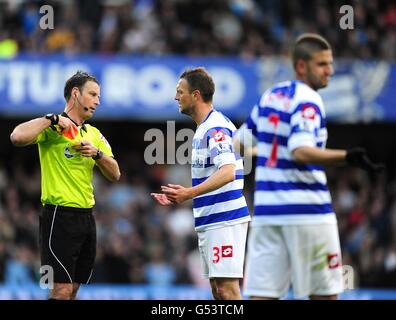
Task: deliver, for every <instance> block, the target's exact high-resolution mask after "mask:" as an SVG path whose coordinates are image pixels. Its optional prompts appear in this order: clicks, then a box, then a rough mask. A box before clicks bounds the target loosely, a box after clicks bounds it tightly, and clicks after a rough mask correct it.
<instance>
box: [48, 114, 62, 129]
mask: <svg viewBox="0 0 396 320" xmlns="http://www.w3.org/2000/svg"><path fill="white" fill-rule="evenodd" d="M45 118H46V119H48V120H50V121H51V126H54V125H56V124H58V122H59V116H58V115H57V114H55V113H48V114H46V115H45Z"/></svg>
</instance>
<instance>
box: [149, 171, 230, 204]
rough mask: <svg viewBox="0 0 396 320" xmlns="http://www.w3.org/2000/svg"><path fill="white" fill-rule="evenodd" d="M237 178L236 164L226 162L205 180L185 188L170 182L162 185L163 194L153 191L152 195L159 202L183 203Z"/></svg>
mask: <svg viewBox="0 0 396 320" xmlns="http://www.w3.org/2000/svg"><path fill="white" fill-rule="evenodd" d="M234 179H235V165H234V164H226V165H224V166H222V167H220V168H219V169H218V170H217V171H216V172H215V173H214V174H212V175H211V176H210V177H209V178H208V179H206V180H205V181H204V182H202V183H200V184H198V185H196V186H194V187H191V188H185V187H183V186H180V185H175V184H168V185H167V186H162V187H161V191H162V192H163V193H162V194H158V193H152V194H151V195H152V196H153V197H154V199H155V200H157V202H158V203H159V204H162V205H170V204H172V203H182V202H184V201H186V200H190V199H192V198H194V197H197V196H199V195H202V194H205V193H208V192H211V191H214V190H217V189H219V188H221V187H222V186H224V185H225V184H227V183H229V182H231V181H234Z"/></svg>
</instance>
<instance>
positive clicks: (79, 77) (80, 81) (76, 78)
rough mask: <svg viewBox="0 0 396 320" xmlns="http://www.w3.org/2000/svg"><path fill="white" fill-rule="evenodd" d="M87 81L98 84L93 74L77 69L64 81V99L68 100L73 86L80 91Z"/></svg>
mask: <svg viewBox="0 0 396 320" xmlns="http://www.w3.org/2000/svg"><path fill="white" fill-rule="evenodd" d="M87 81H93V82H96V83H97V84H99V81H98V80H97V79H96V78H95V76H94V75H92V74H89V73H87V72H84V71H81V70H78V71H77V72H76V73H75V74H73V75H72V76H71V77H70V78H69V79H68V80H67V81H66V83H65V89H64V92H63V95H64V97H65V99H66V101H69V99H70V96H71V92H72V89H73V88H74V87H77V88H78V89H79V90H80V91H81V89H82V87H83V86H84V84H85V83H86V82H87Z"/></svg>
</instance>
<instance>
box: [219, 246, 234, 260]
mask: <svg viewBox="0 0 396 320" xmlns="http://www.w3.org/2000/svg"><path fill="white" fill-rule="evenodd" d="M232 253H233V250H232V246H221V257H222V258H232Z"/></svg>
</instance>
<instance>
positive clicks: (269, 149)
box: [235, 34, 382, 299]
mask: <svg viewBox="0 0 396 320" xmlns="http://www.w3.org/2000/svg"><path fill="white" fill-rule="evenodd" d="M292 60H293V66H294V70H295V76H296V80H293V81H286V82H282V83H279V84H277V85H275V86H274V87H272V88H270V89H269V90H267V91H266V92H265V93H264V94H263V96H262V97H261V99H260V100H259V103H258V104H257V105H256V106H254V108H253V110H252V112H251V114H250V116H249V117H248V118H247V120H246V122H245V123H244V124H243V125H242V126H241V128H240V129H239V130H238V132H237V134H236V138H235V144H236V145H237V146H238V140H239V141H240V142H241V143H242V147H243V149H247V148H246V147H249V150H250V151H252V150H253V151H252V152H251V153H252V154H256V155H257V161H256V172H255V180H256V186H255V195H254V216H253V218H252V222H251V224H250V229H249V237H248V250H247V258H246V262H247V263H246V274H245V283H244V294H246V295H247V296H249V297H251V298H252V299H278V298H281V297H283V296H285V295H286V293H287V291H288V289H289V287H290V284H291V283H292V286H293V291H294V296H295V297H297V298H302V297H306V296H308V297H310V298H311V299H336V298H337V296H338V294H339V293H341V292H342V290H343V283H342V268H341V250H340V243H339V236H338V229H337V220H336V216H335V214H334V212H333V208H332V205H331V197H330V193H329V190H328V188H327V182H326V175H325V172H324V170H323V167H322V165H328V164H344V163H347V164H350V165H355V166H359V167H361V168H364V169H367V170H369V171H377V170H380V169H381V168H382V167H381V165H377V164H374V163H372V162H371V161H370V160H369V159H368V157H367V155H366V153H365V150H364V149H361V148H352V149H349V150H335V149H326V148H325V144H326V139H327V130H326V119H325V109H324V106H323V102H322V99H321V97H320V96H319V94H318V93H317V90H318V89H321V88H324V87H326V86H327V84H328V82H329V79H330V76H331V75H332V74H333V57H332V52H331V48H330V45H329V43H328V42H327V41H326V40H325V39H324V38H323V37H321V36H319V35H316V34H304V35H302V36H300V37H299V38H298V39H297V40H296V42H295V44H294V48H293V50H292Z"/></svg>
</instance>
